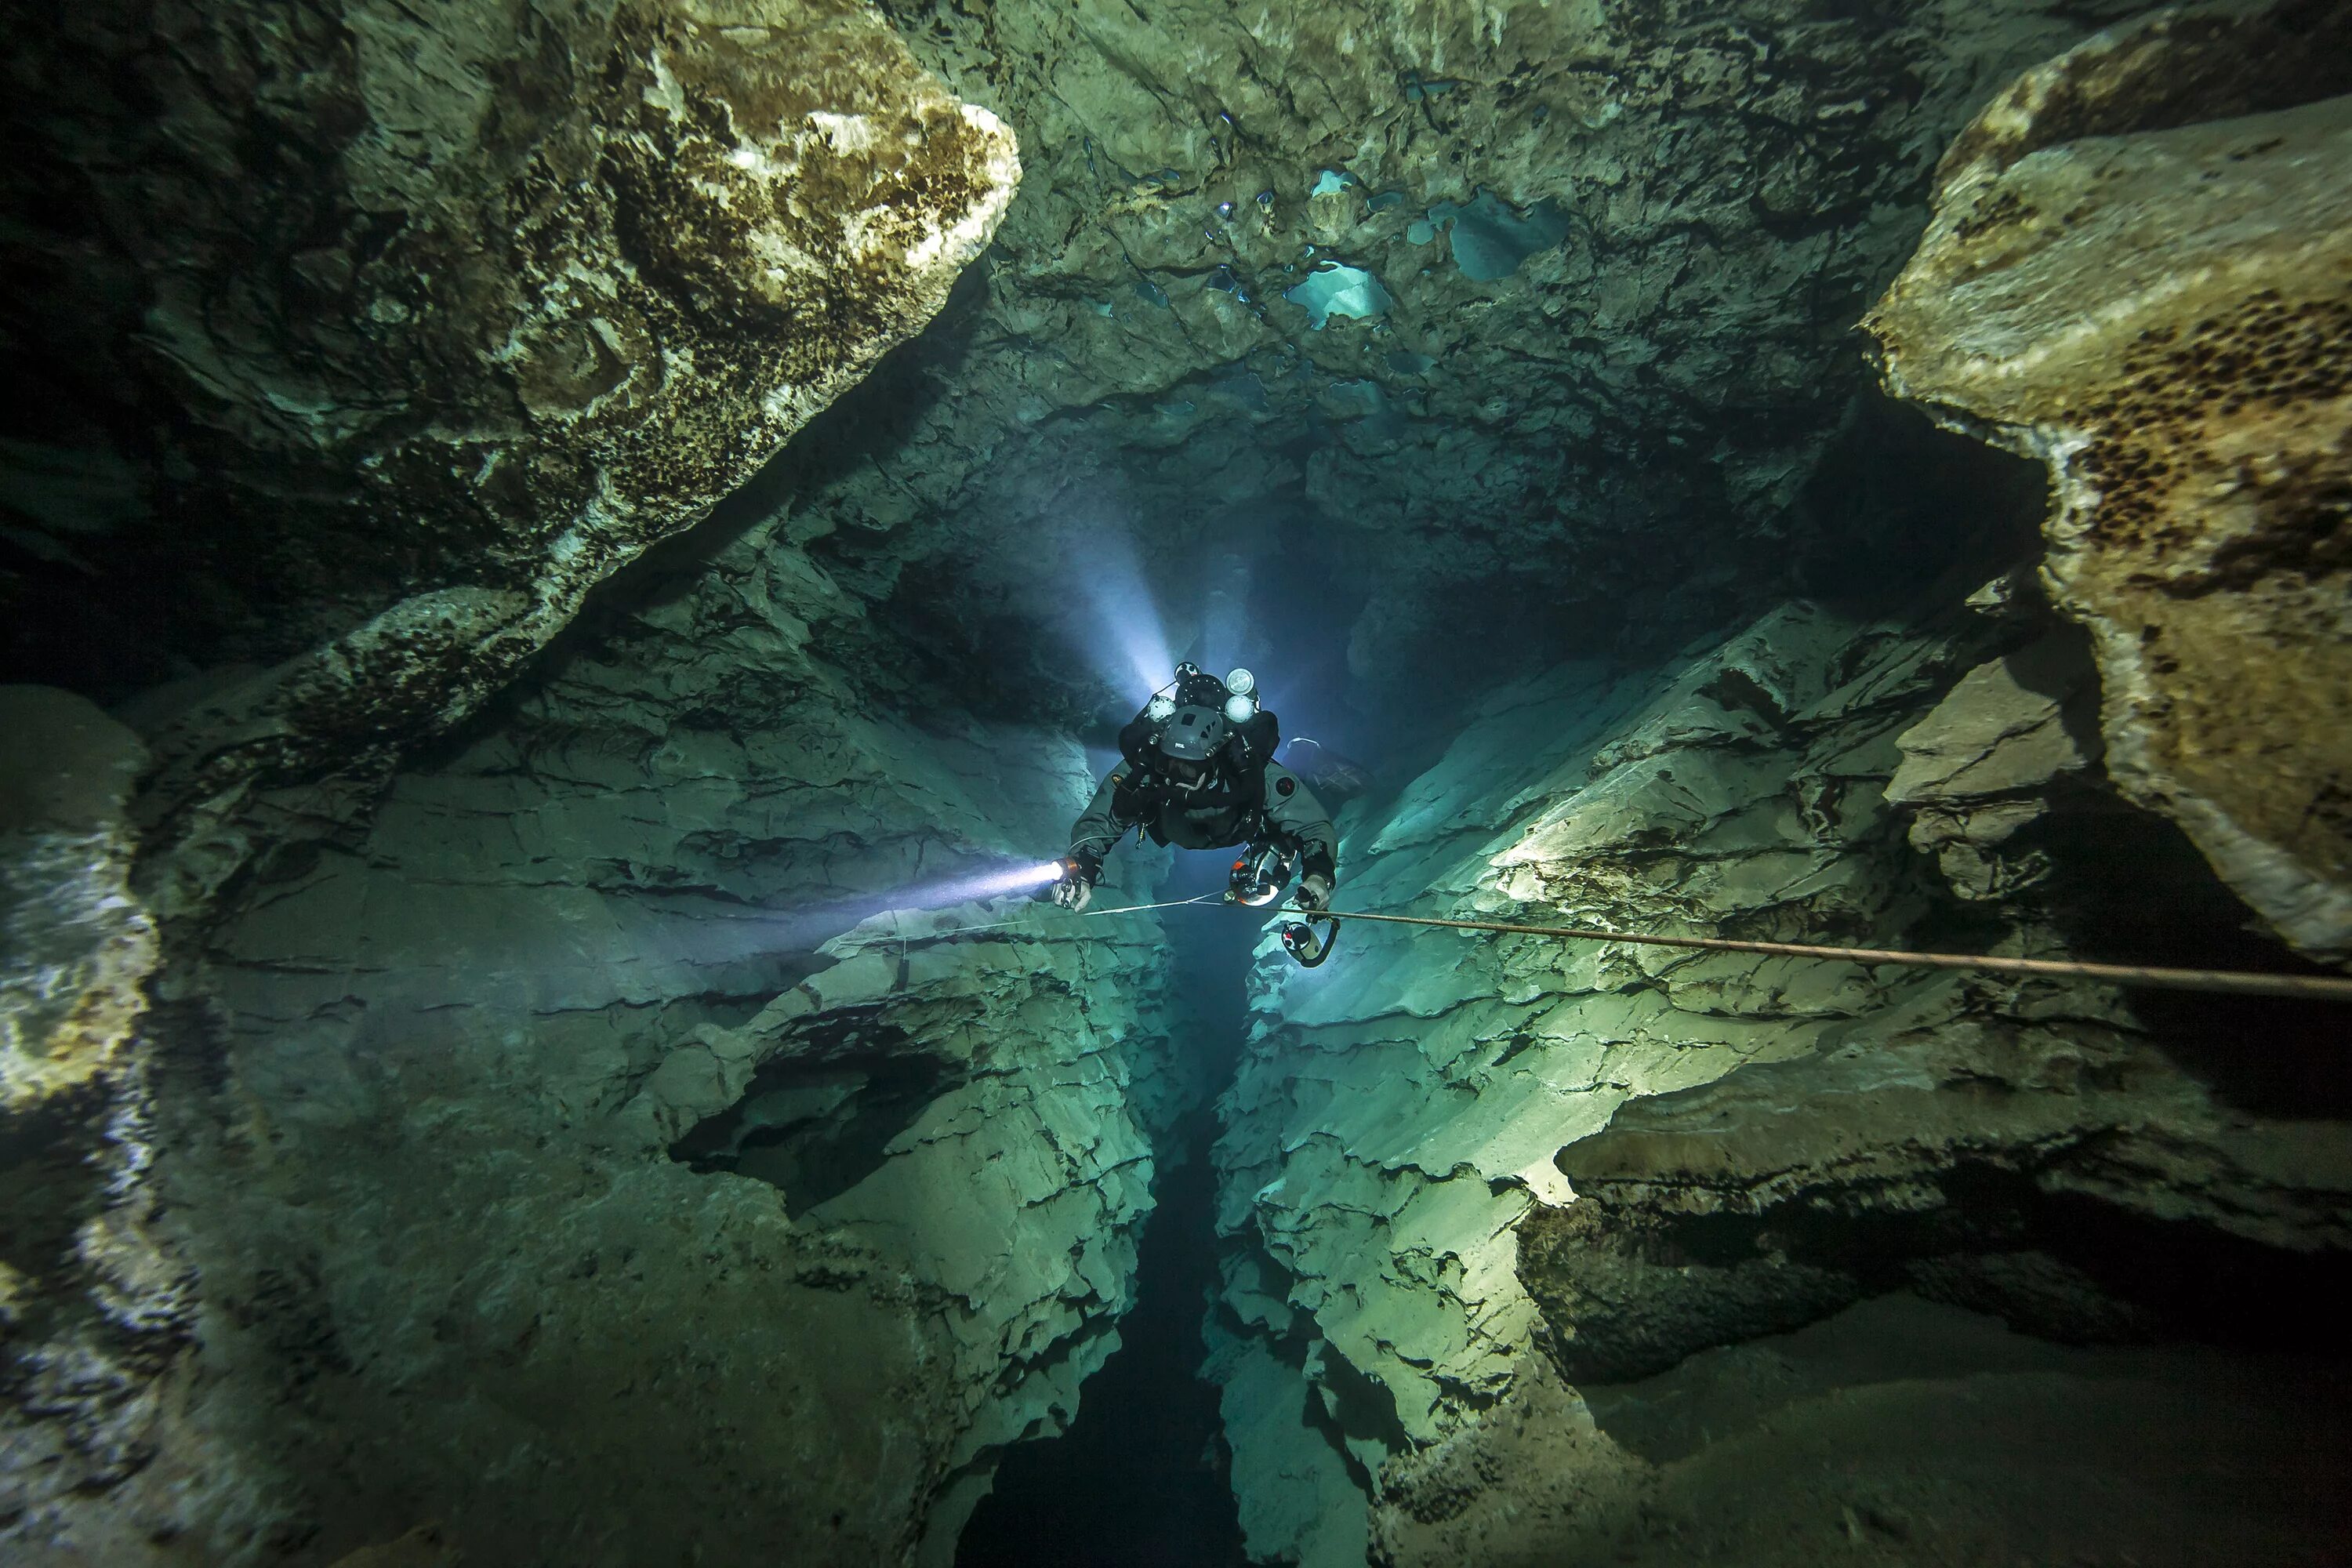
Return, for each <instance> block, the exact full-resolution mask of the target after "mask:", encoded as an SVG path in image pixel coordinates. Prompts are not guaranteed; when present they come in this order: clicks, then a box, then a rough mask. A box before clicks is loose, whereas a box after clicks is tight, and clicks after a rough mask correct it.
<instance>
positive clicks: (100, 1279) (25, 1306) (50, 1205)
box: [0, 686, 189, 1561]
mask: <svg viewBox="0 0 2352 1568" xmlns="http://www.w3.org/2000/svg"><path fill="white" fill-rule="evenodd" d="M0 734H5V736H6V737H7V744H6V747H5V751H0V1387H5V1390H6V1391H7V1392H6V1396H5V1398H0V1456H5V1458H0V1520H5V1521H8V1522H9V1523H10V1524H14V1523H16V1522H17V1521H24V1520H26V1519H30V1520H34V1521H39V1520H41V1519H43V1518H45V1517H47V1516H49V1515H50V1514H51V1513H52V1512H53V1510H58V1509H60V1508H69V1507H71V1506H73V1504H74V1502H75V1500H77V1497H78V1496H86V1495H89V1494H90V1493H94V1492H100V1491H104V1490H108V1489H113V1488H116V1487H120V1486H121V1485H122V1484H123V1483H124V1482H125V1481H127V1480H129V1479H132V1478H134V1477H136V1476H138V1475H140V1474H141V1473H142V1471H143V1470H145V1469H146V1468H148V1466H149V1464H150V1461H151V1460H152V1458H153V1455H154V1429H155V1426H156V1423H157V1421H158V1419H159V1417H160V1415H161V1413H162V1407H163V1404H164V1394H163V1389H162V1388H161V1387H160V1386H159V1383H158V1378H157V1373H158V1371H159V1369H160V1368H161V1367H163V1365H164V1364H166V1363H167V1362H168V1360H169V1358H170V1356H171V1354H172V1352H173V1351H174V1350H176V1349H177V1347H178V1345H179V1343H180V1341H181V1337H182V1335H183V1334H184V1332H185V1330H186V1312H187V1307H188V1284H189V1281H188V1279H187V1278H186V1276H185V1271H184V1269H183V1268H181V1267H180V1265H179V1264H178V1263H177V1262H176V1261H175V1260H173V1258H171V1257H170V1256H169V1254H168V1252H167V1250H166V1249H165V1248H164V1247H163V1246H161V1245H160V1244H159V1243H158V1241H157V1240H156V1238H155V1236H154V1234H153V1229H152V1221H153V1218H154V1202H153V1197H152V1193H150V1192H149V1191H148V1190H147V1187H146V1185H145V1184H144V1183H143V1182H142V1172H143V1170H144V1167H145V1166H146V1165H147V1164H148V1163H149V1162H150V1161H152V1158H153V1150H152V1143H151V1141H150V1137H149V1127H148V1114H149V1110H150V1103H149V1083H148V1072H147V1063H146V1061H145V1060H144V1058H143V1056H142V1053H141V1051H140V1050H139V1048H138V1042H139V1031H140V1029H141V1026H142V1016H143V1015H145V1013H146V1012H147V1010H148V995H147V992H146V989H145V987H146V984H147V982H148V980H149V978H150V976H151V975H152V973H153V972H154V970H155V967H156V965H157V963H158V962H159V960H160V957H161V950H160V943H159V942H158V940H157V936H156V931H155V927H154V922H153V921H152V920H151V919H150V918H149V916H148V913H147V911H146V910H145V909H144V908H143V907H142V905H141V903H140V902H139V900H137V899H136V898H135V897H134V896H132V894H131V888H130V871H131V854H132V850H133V846H134V842H135V840H134V838H133V836H132V834H131V830H130V826H129V824H128V822H127V820H126V803H127V799H128V796H129V795H130V792H131V784H132V781H133V780H134V779H135V777H136V776H137V774H138V772H139V769H140V767H141V766H142V764H143V763H144V762H145V760H146V752H145V748H144V747H142V745H141V744H140V742H139V739H138V737H137V736H136V735H134V734H132V733H131V731H129V730H127V729H125V728H123V727H122V726H121V724H118V723H116V722H115V721H113V720H111V719H110V718H108V717H107V716H106V715H105V713H103V712H102V711H100V710H99V709H98V708H96V707H95V706H93V705H91V704H90V703H89V702H87V701H85V700H82V699H80V698H79V697H75V696H72V695H70V694H68V693H66V692H62V691H55V690H50V689H47V688H42V687H26V686H5V687H0ZM93 1522H94V1523H96V1525H97V1528H96V1530H95V1531H93V1533H92V1535H91V1536H90V1537H89V1539H88V1541H87V1544H88V1545H89V1548H90V1549H91V1553H92V1558H93V1560H96V1559H101V1558H103V1559H107V1560H115V1561H119V1560H121V1558H120V1557H119V1556H118V1553H119V1552H121V1550H123V1549H124V1548H126V1547H129V1546H131V1544H132V1543H135V1542H137V1541H138V1540H139V1538H140V1537H141V1536H142V1533H143V1532H144V1524H143V1522H142V1521H141V1520H139V1519H138V1518H136V1517H135V1516H133V1515H131V1513H130V1512H129V1511H128V1510H126V1511H125V1512H124V1513H122V1514H119V1515H116V1516H114V1517H112V1518H110V1519H109V1520H106V1521H93ZM5 1539H6V1536H5V1534H0V1541H5Z"/></svg>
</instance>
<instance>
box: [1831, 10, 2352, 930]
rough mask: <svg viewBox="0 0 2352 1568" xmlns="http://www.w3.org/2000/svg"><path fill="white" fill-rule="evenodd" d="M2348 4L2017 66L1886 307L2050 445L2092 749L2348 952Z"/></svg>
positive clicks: (1898, 385)
mask: <svg viewBox="0 0 2352 1568" xmlns="http://www.w3.org/2000/svg"><path fill="white" fill-rule="evenodd" d="M2347 58H2352V21H2347V14H2346V12H2345V10H2344V8H2343V7H2341V6H2331V5H2310V4H2294V5H2270V6H2260V5H2256V6H2233V7H2221V8H2201V9H2189V10H2183V11H2171V12H2165V13H2161V14H2159V15H2158V16H2156V17H2154V18H2152V19H2150V20H2148V21H2147V22H2145V23H2142V24H2139V25H2136V26H2131V27H2126V28H2121V29H2117V30H2116V31H2115V32H2113V33H2110V34H2105V35H2102V36H2101V37H2097V38H2095V39H2093V40H2092V41H2090V42H2088V43H2085V44H2084V45H2083V46H2081V47H2078V48H2076V49H2074V50H2073V51H2071V52H2070V53H2068V54H2065V55H2063V56H2061V57H2060V58H2057V59H2055V60H2053V61H2051V62H2050V63H2049V64H2047V65H2044V66H2042V67H2039V68H2036V69H2034V70H2032V71H2029V72H2028V73H2026V74H2025V75H2024V76H2023V77H2021V78H2020V79H2019V80H2018V81H2017V82H2016V83H2015V84H2014V85H2013V86H2011V88H2010V89H2008V90H2007V91H2005V92H2004V93H2002V94H2001V95H2000V97H1999V98H1998V99H1996V100H1994V101H1993V102H1992V103H1991V104H1990V105H1989V106H1988V107H1987V108H1986V109H1985V110H1984V111H1983V113H1982V114H1980V115H1979V117H1978V118H1977V120H1976V121H1975V122H1974V123H1973V124H1972V125H1971V126H1970V127H1969V130H1968V131H1967V132H1965V133H1964V134H1963V135H1962V136H1961V137H1960V139H1959V141H1958V142H1956V143H1955V144H1954V146H1953V148H1952V150H1951V152H1950V153H1948V155H1947V156H1946V158H1945V161H1944V163H1943V166H1942V168H1941V169H1940V170H1939V172H1938V176H1937V196H1936V219H1935V222H1934V224H1933V226H1931V227H1930V229H1929V231H1928V234H1927V239H1926V240H1925V241H1924V242H1923V243H1922V245H1921V247H1920V249H1919V252H1918V254H1917V255H1916V257H1915V258H1913V259H1912V261H1911V264H1910V266H1909V267H1908V268H1906V270H1905V271H1904V273H1903V275H1902V277H1900V278H1899V279H1896V280H1895V286H1894V287H1893V289H1890V290H1889V291H1888V293H1887V295H1886V297H1885V300H1882V301H1881V302H1880V303H1879V305H1878V306H1877V308H1876V309H1875V310H1874V311H1873V312H1872V314H1871V316H1870V318H1869V321H1868V322H1867V326H1868V329H1869V331H1870V332H1871V334H1872V335H1873V337H1874V339H1875V340H1876V343H1877V353H1878V355H1879V360H1880V364H1881V368H1882V372H1883V374H1884V375H1885V380H1886V384H1887V385H1888V386H1889V387H1890V388H1891V389H1893V390H1894V391H1895V392H1897V393H1898V394H1900V395H1904V396H1906V397H1912V398H1916V399H1917V400H1919V401H1920V402H1921V403H1922V404H1923V405H1926V406H1927V407H1928V408H1929V409H1931V410H1932V411H1935V412H1936V413H1937V416H1938V417H1939V418H1942V419H1945V420H1947V421H1948V422H1949V423H1951V424H1952V425H1953V426H1955V427H1958V428H1963V429H1967V430H1970V431H1973V432H1976V433H1978V434H1980V435H1982V436H1983V437H1986V438H1988V439H1990V440H1993V441H1996V442H1999V443H2000V444H2001V445H2003V446H2006V447H2010V448H2011V449H2012V450H2015V451H2018V452H2021V453H2024V454H2027V455H2030V456H2032V457H2036V458H2040V459H2042V461H2043V462H2044V463H2045V464H2047V465H2048V468H2049V471H2050V475H2051V481H2052V490H2053V500H2054V510H2053V512H2052V514H2051V517H2050V521H2049V524H2048V535H2049V542H2050V553H2049V557H2048V561H2047V563H2046V566H2045V568H2044V570H2045V572H2046V574H2047V576H2048V579H2049V583H2050V584H2051V591H2052V593H2053V596H2054V598H2055V599H2056V601H2057V603H2058V604H2059V605H2060V606H2061V607H2062V608H2063V610H2064V611H2065V612H2066V613H2067V614H2068V615H2069V616H2073V617H2074V618H2075V619H2076V620H2078V621H2080V622H2081V623H2082V624H2083V625H2084V626H2086V627H2088V628H2089V629H2090V632H2091V634H2092V645H2093V648H2094V650H2095V655H2096V657H2097V660H2098V665H2099V671H2100V676H2101V682H2102V687H2103V690H2104V694H2105V698H2104V708H2103V718H2102V729H2103V731H2104V734H2105V752H2106V764H2107V768H2108V771H2109V773H2110V774H2111V775H2112V777H2113V778H2114V780H2115V782H2116V786H2117V787H2118V788H2119V789H2121V790H2122V791H2123V792H2124V793H2125V795H2127V796H2128V797H2130V798H2131V799H2133V800H2135V801H2137V802H2139V803H2141V804H2142V805H2147V806H2150V807H2153V808H2154V809H2156V810H2158V811H2161V812H2163V813H2164V814H2165V815H2166V816H2169V817H2171V818H2173V819H2174V820H2175V821H2177V822H2179V824H2180V826H2182V827H2183V828H2184V829H2185V830H2186V831H2187V832H2188V833H2189V837H2191V838H2192V839H2194V840H2195V841H2196V843H2197V845H2198V847H2200V849H2202V850H2203V851H2204V853H2205V855H2206V856H2207V858H2209V859H2210V860H2211V862H2212V863H2213V866H2214V868H2215V869H2216V870H2218V871H2219V872H2220V873H2221V877H2222V879H2224V880H2225V881H2226V882H2228V884H2229V885H2230V886H2231V888H2232V889H2236V890H2237V892H2238V893H2239V895H2240V896H2241V897H2242V898H2243V899H2244V900H2246V901H2247V903H2249V904H2250V905H2252V907H2253V909H2254V910H2256V911H2257V912H2259V913H2260V914H2261V915H2262V917H2263V919H2264V920H2265V921H2269V922H2270V924H2271V925H2272V926H2273V928H2274V929H2275V930H2276V931H2278V932H2279V933H2280V934H2281V935H2282V936H2284V937H2285V938H2286V939H2287V940H2288V941H2290V942H2293V943H2294V944H2295V945H2296V946H2297V947H2299V948H2301V949H2303V950H2304V951H2305V952H2308V953H2311V954H2313V955H2314V956H2316V957H2320V958H2324V959H2330V960H2336V961H2341V960H2342V959H2344V958H2345V957H2346V956H2347V954H2348V953H2352V814H2347V806H2346V802H2347V798H2352V796H2348V795H2347V791H2352V783H2347V781H2352V739H2347V731H2346V729H2345V726H2344V725H2343V724H2342V723H2341V722H2340V721H2338V719H2337V715H2339V714H2340V713H2341V712H2343V711H2344V710H2345V707H2346V704H2347V700H2352V662H2348V661H2347V652H2346V649H2347V647H2352V639H2347V636H2346V633H2347V626H2352V576H2347V571H2352V567H2347V556H2346V546H2345V530H2346V526H2347V525H2346V521H2345V516H2344V510H2345V506H2344V499H2343V498H2344V494H2345V489H2346V486H2347V483H2352V390H2347V388H2352V383H2348V382H2347V374H2352V370H2347V367H2352V241H2347V236H2352V196H2347V193H2346V190H2345V187H2344V182H2343V180H2342V179H2341V177H2340V171H2341V170H2342V168H2343V167H2344V165H2345V162H2346V159H2347V156H2352V98H2346V97H2342V96H2331V95H2340V94H2343V93H2345V92H2346V91H2347V89H2352V75H2347V73H2346V70H2345V65H2344V62H2345V61H2346V60H2347Z"/></svg>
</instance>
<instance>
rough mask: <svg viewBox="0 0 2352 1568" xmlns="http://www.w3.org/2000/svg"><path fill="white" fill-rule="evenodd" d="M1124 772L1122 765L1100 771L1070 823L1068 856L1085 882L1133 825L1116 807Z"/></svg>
mask: <svg viewBox="0 0 2352 1568" xmlns="http://www.w3.org/2000/svg"><path fill="white" fill-rule="evenodd" d="M1127 773H1128V770H1127V769H1126V768H1125V767H1116V768H1113V769H1111V771H1110V772H1109V773H1108V774H1106V775H1104V778H1103V782H1102V783H1101V784H1099V785H1097V786H1096V789H1095V797H1094V799H1093V800H1092V801H1090V802H1088V803H1087V809H1086V810H1085V811H1084V812H1082V813H1080V814H1079V816H1078V820H1077V821H1076V822H1075V823H1073V824H1071V825H1070V859H1071V860H1072V862H1074V863H1075V864H1076V866H1078V867H1079V868H1081V869H1082V870H1083V871H1084V872H1085V874H1086V879H1087V882H1088V883H1089V884H1092V883H1093V882H1095V881H1097V879H1100V878H1101V876H1102V863H1103V858H1104V857H1106V856H1108V854H1109V853H1110V852H1111V848H1112V847H1113V846H1114V845H1116V844H1118V841H1119V840H1120V839H1122V838H1124V837H1127V835H1128V832H1129V829H1131V828H1133V827H1134V826H1135V822H1134V819H1132V818H1130V817H1126V816H1120V815H1119V809H1118V808H1119V799H1118V797H1119V795H1120V794H1121V793H1122V791H1123V789H1124V787H1125V785H1126V784H1127Z"/></svg>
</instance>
